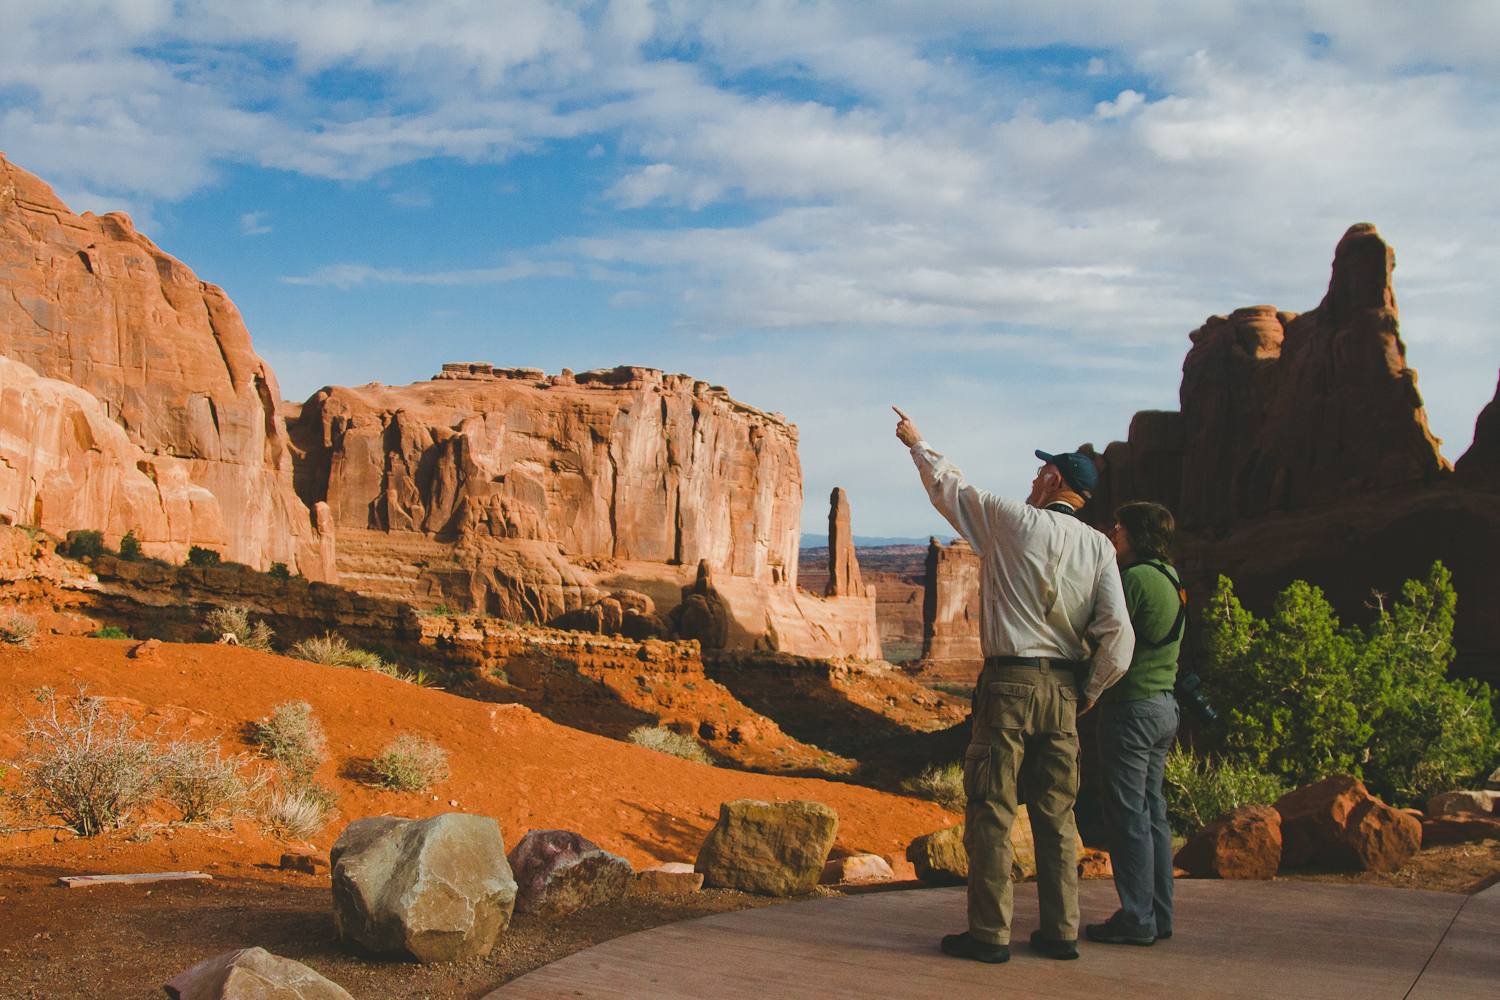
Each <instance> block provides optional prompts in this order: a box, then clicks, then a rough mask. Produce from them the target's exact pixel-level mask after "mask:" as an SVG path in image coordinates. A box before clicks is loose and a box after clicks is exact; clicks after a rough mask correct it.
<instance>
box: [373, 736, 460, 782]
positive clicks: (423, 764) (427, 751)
mask: <svg viewBox="0 0 1500 1000" xmlns="http://www.w3.org/2000/svg"><path fill="white" fill-rule="evenodd" d="M372 770H373V771H374V773H375V777H376V779H377V780H378V781H379V782H380V784H382V785H384V786H385V787H387V788H394V789H395V790H396V791H398V792H420V791H423V790H424V789H427V788H431V787H432V786H433V785H435V784H437V783H438V782H439V781H446V780H447V778H448V751H446V750H444V749H443V748H442V747H440V746H438V745H437V743H436V742H434V741H433V740H431V739H428V738H427V737H425V736H418V735H417V734H415V733H402V734H401V735H400V736H397V737H396V738H395V739H394V740H392V741H391V742H390V743H388V744H386V747H385V749H384V750H382V751H380V753H378V754H376V756H375V760H374V763H373V765H372Z"/></svg>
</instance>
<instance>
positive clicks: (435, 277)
mask: <svg viewBox="0 0 1500 1000" xmlns="http://www.w3.org/2000/svg"><path fill="white" fill-rule="evenodd" d="M573 270H574V269H573V265H572V264H570V263H567V262H566V261H544V262H540V263H538V262H533V261H525V260H523V261H517V262H515V263H512V264H506V265H504V266H503V267H486V268H476V269H473V270H468V271H439V272H433V273H427V274H411V273H408V272H407V271H404V270H402V269H401V268H399V267H370V266H368V265H365V264H330V265H328V266H327V267H320V268H318V269H317V270H316V271H314V272H313V273H312V274H309V275H305V276H288V277H284V278H282V279H281V280H282V281H283V282H285V283H286V284H289V285H333V286H334V287H336V288H343V289H348V288H353V287H355V286H356V285H363V284H364V283H365V282H367V281H369V282H374V283H376V284H392V285H492V284H497V283H500V282H505V281H518V280H520V279H522V278H535V277H551V278H567V277H571V276H572V274H573Z"/></svg>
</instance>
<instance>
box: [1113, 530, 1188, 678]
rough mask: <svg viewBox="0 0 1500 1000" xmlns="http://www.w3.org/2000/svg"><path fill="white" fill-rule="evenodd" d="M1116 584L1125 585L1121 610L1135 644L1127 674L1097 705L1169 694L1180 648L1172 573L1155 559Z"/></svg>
mask: <svg viewBox="0 0 1500 1000" xmlns="http://www.w3.org/2000/svg"><path fill="white" fill-rule="evenodd" d="M1158 567H1161V568H1160V569H1159V568H1158ZM1163 570H1165V572H1163ZM1168 574H1171V579H1168V578H1167V575H1168ZM1120 582H1121V583H1123V584H1124V585H1125V607H1126V609H1127V610H1128V611H1129V612H1130V625H1131V627H1132V628H1134V629H1135V636H1136V642H1135V654H1134V655H1133V656H1132V657H1131V658H1130V671H1129V672H1128V673H1126V675H1125V676H1124V677H1122V678H1121V679H1120V680H1119V681H1117V682H1116V683H1115V684H1114V685H1113V686H1111V687H1110V688H1108V689H1107V690H1106V691H1105V692H1104V694H1103V695H1102V696H1100V700H1101V701H1107V702H1112V703H1113V702H1121V701H1139V700H1140V699H1142V698H1149V697H1151V696H1152V695H1154V694H1159V693H1160V692H1162V691H1170V690H1172V685H1173V684H1175V683H1176V681H1177V652H1178V649H1179V647H1181V645H1182V637H1181V636H1180V635H1177V617H1178V614H1179V612H1181V610H1182V598H1181V596H1180V595H1179V594H1178V587H1179V586H1180V578H1179V577H1178V576H1177V573H1176V571H1175V570H1173V569H1172V568H1171V567H1170V566H1167V565H1166V564H1164V563H1162V562H1161V561H1160V560H1158V559H1150V560H1145V561H1142V562H1135V563H1131V564H1130V565H1129V566H1127V567H1125V569H1124V570H1122V571H1121V572H1120ZM1184 631H1185V630H1184ZM1172 636H1176V637H1175V638H1172V639H1171V641H1170V642H1166V643H1163V644H1162V645H1161V646H1157V647H1156V648H1152V647H1151V645H1150V644H1151V643H1156V642H1161V641H1162V640H1163V639H1167V638H1169V637H1172Z"/></svg>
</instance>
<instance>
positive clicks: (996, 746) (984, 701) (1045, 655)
mask: <svg viewBox="0 0 1500 1000" xmlns="http://www.w3.org/2000/svg"><path fill="white" fill-rule="evenodd" d="M892 409H895V408H894V407H892ZM896 414H897V415H898V416H899V417H900V418H901V420H900V422H899V423H898V424H897V425H896V437H898V438H899V439H900V440H901V443H902V444H904V445H906V446H907V447H908V448H910V449H911V457H912V461H914V462H915V463H916V465H917V471H918V472H919V473H920V474H921V476H922V485H923V486H925V487H926V488H927V496H928V499H930V500H931V501H932V505H933V506H934V507H936V508H937V509H938V511H939V513H941V514H942V515H943V517H945V518H946V519H947V520H948V523H949V524H951V525H953V530H955V531H957V532H958V533H959V534H960V535H962V536H963V538H964V540H965V541H967V542H968V543H969V545H970V546H972V547H973V549H974V551H975V552H976V553H978V555H979V558H980V563H981V569H980V587H979V597H980V607H981V614H980V620H979V637H980V646H981V648H982V649H983V651H984V669H983V670H982V671H981V672H980V675H979V679H978V682H977V684H976V685H975V688H974V735H973V736H972V737H971V740H970V743H969V749H968V752H967V753H966V755H965V760H964V793H965V794H966V795H967V796H968V800H969V804H968V808H967V810H966V812H965V814H964V847H965V848H966V849H967V850H968V853H969V929H968V931H966V932H964V933H962V934H950V935H948V936H947V937H945V938H943V942H942V947H943V952H944V953H945V954H948V955H953V956H956V957H959V958H972V959H975V960H977V961H980V962H991V963H995V962H1005V961H1008V960H1009V959H1010V948H1009V944H1010V924H1011V911H1012V894H1011V882H1010V866H1011V841H1010V828H1011V824H1012V823H1013V822H1014V821H1015V818H1016V809H1017V806H1018V801H1017V782H1018V781H1019V782H1020V783H1021V784H1022V785H1023V786H1024V788H1025V790H1026V802H1027V812H1028V814H1029V815H1030V817H1031V831H1032V836H1033V838H1034V840H1035V844H1036V868H1037V897H1038V901H1039V903H1040V906H1041V929H1040V930H1038V931H1037V932H1036V933H1035V934H1033V935H1032V937H1031V947H1032V950H1033V951H1036V952H1039V953H1041V954H1043V955H1047V956H1050V957H1052V958H1060V959H1069V958H1077V957H1078V948H1077V943H1078V923H1079V916H1078V832H1077V827H1076V826H1075V825H1074V822H1073V802H1074V799H1076V798H1077V795H1078V723H1077V717H1078V715H1080V714H1082V713H1083V712H1086V711H1088V710H1089V708H1091V707H1092V706H1093V704H1094V702H1095V701H1097V700H1098V698H1099V695H1100V693H1101V692H1103V690H1104V689H1105V688H1107V687H1109V686H1110V685H1111V684H1113V683H1114V682H1115V681H1117V680H1119V679H1120V678H1121V677H1123V676H1124V675H1125V672H1126V670H1127V668H1128V667H1129V666H1130V656H1131V653H1132V651H1133V650H1134V648H1135V633H1134V632H1133V631H1132V630H1131V628H1130V616H1129V613H1128V612H1127V610H1126V607H1125V594H1124V590H1123V589H1122V587H1121V585H1120V572H1119V569H1118V568H1117V566H1116V562H1115V551H1114V547H1113V546H1112V545H1111V544H1110V542H1109V539H1107V538H1106V537H1105V536H1104V535H1102V534H1100V533H1099V532H1097V531H1095V530H1094V529H1093V528H1090V527H1089V526H1088V525H1086V524H1084V523H1083V522H1082V521H1080V520H1079V519H1078V516H1077V515H1078V509H1079V508H1080V507H1082V506H1083V505H1084V503H1085V502H1086V501H1087V500H1088V498H1089V496H1090V495H1091V494H1092V492H1093V490H1094V487H1095V485H1096V484H1097V480H1098V474H1097V472H1096V471H1095V469H1094V463H1093V462H1092V461H1091V460H1090V459H1089V458H1088V457H1087V456H1085V455H1081V454H1079V453H1078V452H1069V453H1066V454H1061V455H1049V454H1047V453H1046V452H1042V451H1038V452H1037V453H1036V454H1037V457H1038V458H1040V459H1041V460H1042V461H1043V462H1044V463H1045V464H1044V465H1043V466H1042V468H1041V471H1039V472H1038V473H1037V476H1036V479H1035V480H1033V481H1032V484H1031V495H1030V496H1029V497H1027V499H1026V502H1025V503H1024V504H1023V503H1019V502H1017V501H1015V500H1008V499H1006V498H1005V497H999V496H996V495H994V494H993V493H986V492H985V491H983V490H979V489H975V488H974V487H973V486H970V485H968V484H967V483H965V482H964V478H963V475H962V474H961V473H960V472H959V471H958V470H957V469H955V468H954V467H953V466H952V465H951V464H949V462H948V461H947V460H946V459H944V458H943V456H941V455H939V454H938V453H937V452H935V451H933V450H932V449H931V448H930V447H928V445H927V442H925V441H923V440H922V435H921V434H920V433H918V431H917V428H916V426H915V425H914V424H913V423H912V422H911V419H910V418H908V417H907V415H906V414H904V413H902V412H901V411H900V410H896ZM1091 648H1092V650H1093V655H1092V657H1091V656H1090V652H1091ZM1090 667H1092V671H1090ZM1085 678H1086V680H1085Z"/></svg>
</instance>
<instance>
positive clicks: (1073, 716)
mask: <svg viewBox="0 0 1500 1000" xmlns="http://www.w3.org/2000/svg"><path fill="white" fill-rule="evenodd" d="M1057 699H1058V700H1057V708H1058V714H1059V715H1061V716H1062V718H1060V719H1058V730H1059V731H1060V732H1061V733H1062V734H1063V735H1064V736H1077V735H1078V689H1077V688H1075V687H1071V686H1063V685H1061V684H1059V685H1058V687H1057Z"/></svg>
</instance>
